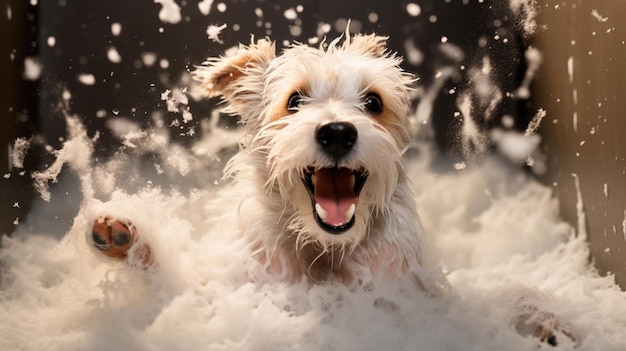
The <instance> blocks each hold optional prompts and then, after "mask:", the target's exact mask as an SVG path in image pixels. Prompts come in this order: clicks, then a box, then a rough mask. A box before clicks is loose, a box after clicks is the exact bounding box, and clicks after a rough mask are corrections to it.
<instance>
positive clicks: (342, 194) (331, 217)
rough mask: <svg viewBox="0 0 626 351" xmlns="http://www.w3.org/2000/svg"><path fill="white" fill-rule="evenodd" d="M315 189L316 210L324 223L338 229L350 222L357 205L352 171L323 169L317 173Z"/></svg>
mask: <svg viewBox="0 0 626 351" xmlns="http://www.w3.org/2000/svg"><path fill="white" fill-rule="evenodd" d="M314 187H315V202H316V203H317V205H316V209H315V210H316V211H317V214H318V215H319V217H320V218H321V219H322V221H324V223H326V224H328V225H331V226H334V227H338V226H342V225H344V224H346V223H348V222H350V220H351V219H352V216H353V215H354V206H355V205H356V196H355V195H354V184H353V182H352V171H350V170H349V169H346V168H324V169H321V170H319V171H317V172H316V173H315V184H314ZM318 206H320V207H321V210H320V209H319V208H317V207H318Z"/></svg>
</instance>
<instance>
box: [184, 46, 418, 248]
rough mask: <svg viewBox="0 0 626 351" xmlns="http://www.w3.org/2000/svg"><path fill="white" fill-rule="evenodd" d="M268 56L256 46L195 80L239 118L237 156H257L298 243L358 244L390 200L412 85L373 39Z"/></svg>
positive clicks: (270, 51) (200, 72) (405, 131)
mask: <svg viewBox="0 0 626 351" xmlns="http://www.w3.org/2000/svg"><path fill="white" fill-rule="evenodd" d="M274 50H275V49H274V46H273V44H271V43H270V42H269V41H267V40H260V41H258V42H257V43H256V44H252V45H251V46H249V47H241V48H240V49H239V51H238V52H237V54H235V55H234V56H231V57H226V58H221V59H216V60H213V61H210V62H208V65H207V66H205V67H200V68H199V69H198V70H197V71H196V72H195V73H194V74H195V77H196V78H197V79H198V80H200V81H201V82H202V85H203V87H204V88H205V89H206V91H207V92H208V94H209V95H210V96H213V95H223V96H224V98H225V100H226V101H227V103H228V105H227V110H228V111H229V112H231V113H236V114H238V115H240V116H241V118H242V122H243V123H244V124H245V125H246V127H245V128H246V131H247V135H248V137H249V140H247V141H245V142H244V150H243V151H242V152H243V153H246V154H247V155H253V156H254V157H257V158H262V161H261V162H259V163H260V164H262V165H260V167H263V168H264V169H265V171H266V172H265V174H266V175H267V177H266V178H267V179H264V181H265V186H266V187H267V188H269V189H270V190H271V193H270V194H268V196H272V195H273V193H274V192H277V193H279V194H280V198H281V199H280V200H281V201H282V202H283V203H284V204H285V206H286V207H287V208H285V213H286V214H287V215H288V216H289V219H288V222H287V226H288V227H289V229H291V230H293V231H294V232H295V233H297V234H298V240H299V241H300V243H301V244H305V243H309V242H312V241H313V242H317V243H320V244H321V245H322V247H324V248H328V247H330V246H335V245H340V246H341V247H345V246H346V245H349V246H351V245H356V244H358V243H359V242H361V240H362V239H363V238H364V237H365V235H366V234H367V233H368V229H369V227H370V226H371V225H373V220H374V218H376V217H378V216H383V215H384V213H385V212H386V211H388V206H387V205H388V204H389V203H390V201H391V200H392V197H393V195H394V191H395V188H396V183H397V180H398V177H399V176H400V173H399V172H400V171H401V167H402V165H401V156H402V153H403V150H404V149H405V148H406V146H407V144H408V141H409V135H408V123H409V122H408V120H407V116H406V111H407V109H408V102H409V91H410V89H411V88H410V86H411V83H412V77H411V76H410V75H409V74H407V73H405V72H403V71H402V70H401V69H400V68H399V67H398V64H399V63H400V59H399V58H397V57H396V56H394V55H392V54H390V53H388V52H386V47H385V38H383V37H379V36H375V35H369V36H361V35H357V36H354V37H352V38H348V39H346V40H345V41H344V43H343V45H339V44H338V43H337V42H333V43H331V44H330V46H329V48H328V49H326V50H321V49H315V48H311V47H308V46H305V45H295V46H293V47H291V48H289V49H287V50H285V51H284V52H283V53H282V55H280V56H278V57H276V55H275V51H274ZM257 161H259V160H258V159H257ZM235 162H237V161H235ZM248 162H250V160H249V159H248Z"/></svg>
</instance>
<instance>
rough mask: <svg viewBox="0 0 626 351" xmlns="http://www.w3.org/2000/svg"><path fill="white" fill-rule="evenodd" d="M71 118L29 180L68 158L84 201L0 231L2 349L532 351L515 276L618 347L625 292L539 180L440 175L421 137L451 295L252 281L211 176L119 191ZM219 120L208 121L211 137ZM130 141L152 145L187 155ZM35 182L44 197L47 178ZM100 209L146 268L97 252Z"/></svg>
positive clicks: (560, 312) (416, 175)
mask: <svg viewBox="0 0 626 351" xmlns="http://www.w3.org/2000/svg"><path fill="white" fill-rule="evenodd" d="M67 120H68V125H69V129H68V135H69V137H68V139H67V141H66V142H65V143H64V146H63V147H62V148H61V150H58V151H56V152H55V155H56V156H57V161H56V162H55V163H53V164H52V166H51V167H50V168H49V169H48V170H46V171H43V172H41V173H36V176H35V179H39V180H40V181H39V184H43V183H46V182H47V181H49V180H54V179H56V176H57V175H58V171H59V169H60V167H62V165H63V164H69V165H70V168H71V169H72V170H73V171H74V172H76V173H77V175H78V177H79V180H80V182H79V183H80V184H81V185H80V188H81V190H80V191H81V193H82V195H83V198H82V203H81V205H80V210H79V213H78V214H77V216H76V217H75V219H74V224H73V226H72V228H71V229H70V230H69V231H68V233H67V234H66V235H65V237H64V238H63V239H61V240H60V241H58V240H54V239H51V238H50V237H48V236H46V235H37V234H36V233H28V232H26V229H24V228H27V227H20V229H18V233H16V235H15V236H14V239H10V238H3V243H2V244H3V249H2V250H1V251H0V260H1V261H2V262H4V267H3V271H2V281H1V285H0V287H1V290H0V309H1V310H2V313H1V314H0V335H2V337H0V348H1V349H16V348H23V349H89V350H110V349H134V350H171V349H178V350H197V349H226V350H230V349H299V350H320V349H328V350H380V349H402V348H407V347H414V346H416V345H420V347H422V348H424V349H451V350H458V349H463V350H502V349H508V350H511V349H519V350H527V349H532V348H534V347H535V346H536V344H537V341H536V340H533V339H531V338H524V337H522V336H520V335H519V334H517V333H516V332H515V330H514V328H513V326H512V325H511V312H510V310H509V309H510V306H511V304H510V296H511V294H512V293H511V291H515V290H516V289H531V290H533V291H536V292H537V296H540V297H541V299H538V301H536V302H535V303H536V304H537V305H539V306H542V307H543V308H546V309H547V310H550V311H553V312H554V313H555V314H557V316H558V317H559V319H561V320H564V321H567V322H568V323H570V324H571V325H572V328H573V330H574V332H575V335H576V336H577V342H578V343H579V348H580V349H582V350H586V349H603V350H617V349H620V348H623V347H626V341H625V340H623V338H622V337H620V336H619V335H621V330H623V328H624V327H625V326H626V306H624V304H622V303H621V301H622V300H623V293H622V292H620V291H619V289H618V288H617V287H616V286H615V284H614V283H613V281H612V278H611V277H607V278H602V277H600V276H598V275H597V273H596V272H595V270H594V269H593V268H592V267H591V266H590V265H589V264H588V262H587V257H588V253H589V252H588V248H587V244H586V242H585V239H584V236H583V235H579V236H576V235H575V232H574V230H573V229H572V228H571V227H570V226H569V225H567V224H565V223H564V222H562V221H561V220H560V219H559V216H558V206H557V201H556V200H555V199H554V198H553V197H552V193H551V190H550V189H549V188H547V187H545V186H543V185H540V184H539V183H537V182H536V181H534V180H533V179H532V178H530V177H528V176H527V175H525V174H522V173H521V172H520V171H518V170H517V169H515V168H511V167H509V166H506V165H504V164H502V163H500V162H498V161H495V160H489V159H488V160H487V161H485V163H484V164H482V165H479V166H476V165H470V166H468V167H467V168H466V169H465V170H464V171H462V172H455V173H449V174H439V175H437V174H434V173H432V171H430V170H429V167H428V164H430V160H429V157H428V155H429V154H430V153H429V152H428V145H422V146H420V150H421V151H422V152H421V153H420V155H421V156H420V157H412V158H410V159H409V162H408V171H409V174H410V176H411V178H412V179H413V180H414V182H415V184H416V186H415V187H416V192H417V201H418V203H419V205H420V208H421V216H422V218H423V221H424V225H425V227H426V229H427V231H428V232H429V233H430V235H431V238H432V240H433V241H434V243H435V246H436V247H437V248H438V250H439V251H440V253H441V258H442V262H443V263H444V264H445V266H446V269H447V270H448V271H449V273H450V275H449V278H450V280H451V282H452V283H453V285H454V286H455V287H456V289H457V291H458V294H459V296H458V297H452V298H445V299H434V298H429V297H426V296H424V295H423V294H422V293H421V292H419V291H415V290H412V289H407V288H406V286H402V284H400V283H398V284H397V285H394V284H385V285H382V284H381V285H375V286H374V287H373V288H371V289H369V290H359V289H357V290H349V289H347V288H346V287H345V286H341V285H338V284H333V283H325V284H316V285H311V284H308V283H307V282H304V281H303V282H301V283H297V284H285V283H280V282H277V283H267V284H259V283H253V282H249V281H248V280H247V266H246V264H245V263H246V262H247V261H248V257H247V256H246V253H245V250H243V249H242V248H241V247H240V245H239V243H237V242H232V241H230V240H229V239H228V235H220V234H227V231H228V230H229V229H228V228H224V227H222V226H221V223H220V218H219V217H217V216H216V213H217V212H216V211H215V209H213V208H208V207H207V206H206V204H207V203H208V199H210V198H212V197H214V196H215V195H216V192H217V191H219V187H213V186H210V185H206V186H201V187H193V188H191V189H187V190H185V189H181V190H176V187H173V188H171V190H165V188H161V187H157V186H152V187H151V186H143V187H137V189H139V190H136V191H135V192H130V193H129V192H124V191H122V190H119V188H118V186H117V185H116V184H115V181H116V178H111V177H108V178H107V177H105V176H104V174H110V172H111V170H116V168H124V167H125V165H124V163H123V162H120V161H119V160H114V161H111V163H110V164H106V165H96V164H94V163H93V160H92V158H91V150H92V149H93V143H94V140H92V139H90V138H88V137H87V135H86V134H85V132H84V128H83V126H82V124H81V123H80V120H79V119H78V118H77V117H73V116H68V117H67ZM212 127H213V128H216V127H215V124H214V125H212ZM223 132H225V131H220V130H219V129H214V130H213V131H212V133H207V135H210V136H211V138H212V139H213V140H215V138H216V136H220V135H221V133H223ZM147 134H150V131H148V132H147ZM225 140H226V141H225V145H230V144H229V143H230V142H231V139H230V138H225ZM203 142H204V143H206V141H199V143H198V144H199V146H198V147H202V145H205V144H203ZM146 145H148V146H146ZM137 147H138V148H141V147H151V149H150V150H152V151H154V150H156V152H158V153H159V154H161V156H162V158H163V159H168V158H177V157H184V158H186V159H189V158H194V157H197V156H193V155H190V154H185V155H184V156H183V155H181V154H178V155H177V154H176V153H175V151H173V150H175V148H173V147H160V148H154V147H152V146H150V143H145V144H142V143H138V144H137ZM213 148H216V145H214V146H213ZM178 152H180V151H178ZM192 164H193V163H192ZM170 167H174V166H168V165H167V164H164V165H163V168H164V169H165V170H166V171H167V170H168V169H169V168H170ZM200 167H201V166H198V168H200ZM174 168H175V167H174ZM172 179H173V180H172V183H174V184H177V183H181V182H182V181H185V179H184V177H182V178H181V176H180V175H179V177H174V178H172ZM107 182H108V184H107ZM111 183H113V184H111ZM94 189H96V190H97V191H94ZM107 189H108V191H107ZM115 189H117V190H115ZM40 190H41V191H42V196H44V197H46V198H49V197H50V196H53V194H52V193H51V191H50V190H48V189H47V187H46V186H42V187H41V189H40ZM103 200H107V201H103ZM580 201H582V199H580ZM581 206H582V205H581ZM101 213H108V214H110V215H113V216H116V217H118V218H121V219H127V220H130V221H132V222H133V224H134V225H136V226H137V228H139V230H140V231H141V233H142V234H143V238H144V239H145V240H148V241H149V242H150V244H151V246H152V248H153V250H154V253H155V256H156V258H157V261H158V262H159V265H158V267H156V268H154V269H150V270H148V271H143V270H141V269H138V268H136V267H134V266H133V259H132V254H131V262H130V265H129V264H125V263H121V262H117V261H114V260H111V259H108V258H106V257H104V256H103V255H101V254H99V253H98V252H97V250H96V249H94V248H93V247H92V246H91V245H90V244H89V242H88V240H87V236H88V234H89V232H90V226H91V223H92V221H93V219H94V218H95V217H97V216H98V215H99V214H101ZM571 346H572V345H571V344H567V343H564V344H562V346H561V347H560V348H557V349H568V348H569V347H571Z"/></svg>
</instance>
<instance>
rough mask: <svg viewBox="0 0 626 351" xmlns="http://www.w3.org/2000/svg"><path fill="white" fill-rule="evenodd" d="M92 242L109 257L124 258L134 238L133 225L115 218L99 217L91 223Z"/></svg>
mask: <svg viewBox="0 0 626 351" xmlns="http://www.w3.org/2000/svg"><path fill="white" fill-rule="evenodd" d="M91 239H92V244H93V246H95V247H96V248H97V249H98V250H100V251H101V252H102V253H103V254H105V255H107V256H109V257H115V258H125V257H126V253H127V252H128V249H130V248H131V246H133V244H134V243H135V239H136V232H135V227H134V226H133V225H132V224H127V223H122V222H121V221H119V220H117V219H111V218H108V217H100V218H98V219H96V220H95V221H94V223H93V228H92V232H91Z"/></svg>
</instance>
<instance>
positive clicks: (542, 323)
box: [513, 305, 576, 346]
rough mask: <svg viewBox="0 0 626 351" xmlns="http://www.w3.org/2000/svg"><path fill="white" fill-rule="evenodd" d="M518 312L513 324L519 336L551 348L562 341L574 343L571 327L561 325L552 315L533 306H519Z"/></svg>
mask: <svg viewBox="0 0 626 351" xmlns="http://www.w3.org/2000/svg"><path fill="white" fill-rule="evenodd" d="M520 312H521V313H520V314H519V315H518V316H517V317H516V318H515V320H514V324H513V326H514V328H515V330H516V331H517V332H518V333H519V334H520V335H523V336H533V337H536V338H538V339H539V341H541V342H545V343H547V344H548V345H551V346H557V345H558V344H560V343H562V342H563V341H567V342H570V343H574V344H575V343H576V339H575V338H574V336H573V333H572V330H571V326H570V325H569V324H567V323H561V322H560V321H559V320H558V319H557V317H556V316H555V315H554V314H553V313H550V312H546V311H542V310H540V309H538V308H537V307H535V306H533V305H522V306H520Z"/></svg>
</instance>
